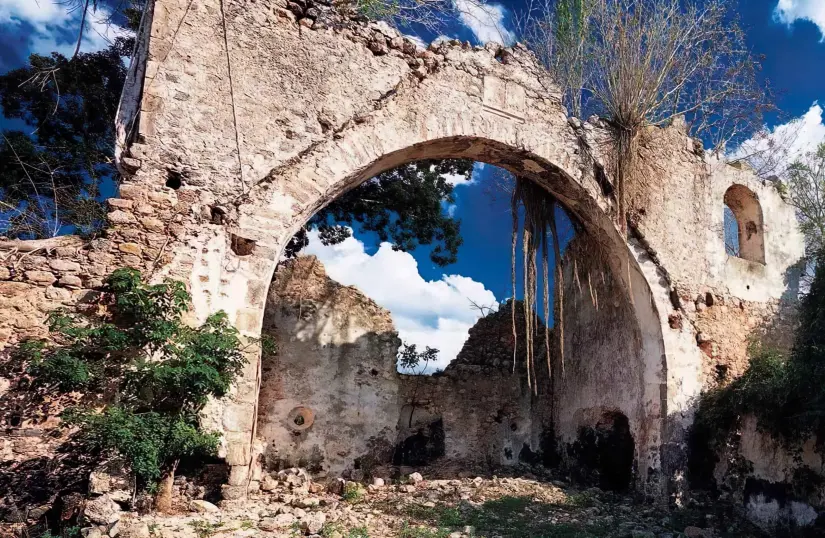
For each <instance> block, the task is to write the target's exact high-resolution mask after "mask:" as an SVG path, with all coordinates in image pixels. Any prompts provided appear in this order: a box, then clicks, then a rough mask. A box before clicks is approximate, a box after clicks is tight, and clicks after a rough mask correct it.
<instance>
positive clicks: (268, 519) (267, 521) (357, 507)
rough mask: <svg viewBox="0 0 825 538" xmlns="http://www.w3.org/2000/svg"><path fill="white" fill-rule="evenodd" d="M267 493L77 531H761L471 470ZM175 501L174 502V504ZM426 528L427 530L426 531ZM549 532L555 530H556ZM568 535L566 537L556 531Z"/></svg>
mask: <svg viewBox="0 0 825 538" xmlns="http://www.w3.org/2000/svg"><path fill="white" fill-rule="evenodd" d="M264 483H266V484H268V487H267V488H265V489H266V491H262V492H259V493H257V494H254V495H251V496H250V498H249V499H248V500H246V501H223V502H220V503H218V506H215V505H212V504H211V503H208V502H206V501H202V500H192V501H191V502H190V505H189V509H188V510H186V509H182V510H181V511H180V513H178V514H174V515H158V514H148V515H140V514H136V513H131V512H128V513H123V514H122V515H121V516H120V518H119V520H118V522H117V523H116V524H114V525H112V524H109V525H97V526H91V527H87V528H85V529H84V530H83V532H84V535H85V536H87V537H88V536H111V537H114V536H135V537H144V536H146V537H148V536H152V537H160V538H172V537H174V538H196V537H203V536H225V537H231V538H241V537H246V536H271V537H280V538H287V537H289V538H295V537H297V536H315V537H317V536H319V535H320V536H323V537H325V538H345V537H347V536H356V534H354V533H355V532H359V533H360V534H357V536H358V537H359V538H360V537H363V538H367V537H373V538H385V537H386V538H391V537H398V536H403V537H410V536H419V534H411V533H412V532H413V531H415V530H416V529H418V530H417V532H419V533H421V534H420V536H443V537H444V538H447V537H449V538H466V537H471V536H489V537H492V536H498V537H501V538H524V537H527V536H539V535H541V536H556V535H560V536H561V535H563V536H567V535H570V536H581V537H593V538H596V537H605V538H606V537H615V538H678V537H692V538H721V537H748V536H754V537H756V536H763V535H762V534H761V533H760V532H759V531H758V530H757V529H755V528H754V527H753V526H751V525H749V524H747V523H745V522H744V521H742V520H741V519H739V518H738V517H735V516H733V515H732V514H731V512H730V507H729V506H727V505H718V506H715V507H710V506H702V505H698V504H694V505H693V506H691V507H690V508H688V509H680V510H675V511H668V510H665V509H661V508H656V507H653V506H651V505H647V504H640V501H641V499H639V498H635V497H633V496H623V495H615V494H605V493H603V492H601V491H600V490H597V489H588V490H577V489H574V488H570V487H569V486H567V485H565V484H564V483H562V482H557V481H556V482H552V481H548V480H546V479H545V480H539V479H536V478H535V477H532V476H531V475H529V474H527V475H526V477H524V478H511V477H505V476H501V477H496V476H493V477H490V476H484V477H483V476H474V477H472V478H463V479H432V478H430V477H427V476H422V475H421V474H420V473H413V474H411V475H409V476H405V477H401V478H399V479H389V478H375V479H374V480H373V482H372V483H371V484H369V485H364V484H361V483H357V482H351V481H343V480H340V479H339V480H335V481H331V482H330V483H328V484H325V485H322V484H318V483H315V482H312V481H311V480H310V479H309V478H308V474H307V473H306V472H305V471H304V470H303V469H286V470H283V471H280V472H278V473H274V474H272V475H267V477H266V478H265V479H264ZM178 504H179V505H182V503H180V502H179V503H178ZM426 532H429V533H432V534H425V533H426ZM556 533H558V534H556ZM563 533H569V534H563Z"/></svg>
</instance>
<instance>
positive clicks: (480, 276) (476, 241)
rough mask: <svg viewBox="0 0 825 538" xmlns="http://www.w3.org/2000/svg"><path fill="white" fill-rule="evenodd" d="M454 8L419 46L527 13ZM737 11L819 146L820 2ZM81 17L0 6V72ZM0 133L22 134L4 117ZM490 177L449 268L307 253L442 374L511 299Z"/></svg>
mask: <svg viewBox="0 0 825 538" xmlns="http://www.w3.org/2000/svg"><path fill="white" fill-rule="evenodd" d="M116 1H117V0H102V2H101V9H100V11H99V12H98V13H97V14H95V15H93V16H91V18H90V26H89V28H88V30H87V31H86V33H85V38H84V42H83V50H86V51H90V50H96V49H100V48H103V47H105V46H106V45H107V42H108V40H109V39H111V38H112V37H114V36H115V35H117V33H118V32H119V31H120V30H119V28H117V27H112V26H108V25H106V24H105V19H106V18H107V17H108V15H109V12H108V10H107V6H110V5H112V4H113V3H115V2H116ZM453 1H454V2H455V4H456V5H457V7H458V8H459V11H460V13H461V15H460V16H459V17H458V18H456V19H455V20H452V21H449V23H448V24H447V25H446V26H445V27H444V28H443V29H442V30H441V31H440V32H439V33H438V34H436V33H432V32H426V31H419V32H418V33H417V36H418V37H419V38H421V40H422V41H424V42H429V41H431V40H433V39H435V38H437V37H439V35H444V36H446V37H450V38H458V39H461V40H469V41H473V42H477V43H483V42H486V41H509V40H512V39H513V38H514V29H513V22H512V21H513V13H515V12H518V11H519V10H522V9H524V6H525V0H506V1H502V2H500V3H494V4H488V5H487V6H485V7H484V8H480V7H479V6H477V5H476V4H474V3H472V2H471V0H453ZM731 1H734V2H736V0H731ZM738 13H739V16H740V19H741V22H742V24H743V25H744V26H745V28H746V31H747V40H748V44H749V46H750V47H751V48H752V50H753V51H754V52H755V53H757V54H762V55H764V71H763V75H764V77H765V78H766V79H768V80H770V82H771V84H772V85H773V87H774V88H775V89H777V90H780V91H781V92H782V94H781V98H780V101H779V105H780V106H781V108H782V109H783V110H784V111H785V112H786V113H787V115H788V116H789V117H791V118H799V119H800V120H801V124H800V125H801V129H800V133H799V137H798V139H797V142H796V144H795V146H794V151H804V150H806V149H810V148H812V147H813V146H814V145H815V144H816V143H818V142H820V141H822V140H825V125H823V118H822V112H823V110H822V108H821V107H820V106H819V103H820V102H821V103H822V104H823V105H825V41H823V37H824V36H825V0H739V1H738ZM79 17H80V13H79V12H77V11H74V12H69V11H67V10H66V5H65V3H63V4H60V3H55V2H54V1H53V0H0V43H2V46H0V73H2V72H5V71H7V70H9V69H13V68H15V67H20V66H22V65H24V64H25V63H26V60H27V57H28V55H29V54H30V53H32V52H38V53H43V54H48V53H50V52H52V51H54V50H57V51H60V52H63V53H67V54H68V53H70V52H71V51H72V50H73V48H74V42H75V39H76V31H77V24H78V21H79ZM419 30H420V29H419ZM785 119H787V118H783V119H782V120H780V119H778V118H776V117H774V118H770V121H771V122H772V123H770V124H769V125H768V127H769V128H771V129H772V130H774V132H775V134H776V136H781V135H782V134H783V133H784V132H786V130H787V127H784V126H783V125H782V124H781V123H780V122H781V121H785ZM0 127H2V128H4V129H8V128H15V127H17V128H19V127H20V126H19V124H16V123H14V124H13V123H10V122H8V121H6V120H3V119H2V118H0ZM494 174H496V169H495V168H494V167H492V166H483V167H482V166H477V167H476V169H475V173H474V174H473V177H472V181H469V182H463V183H460V184H457V186H456V205H455V207H454V208H452V209H451V210H452V211H454V214H455V216H456V217H457V218H460V219H461V221H462V235H463V237H464V245H463V246H462V247H461V250H460V252H459V261H458V263H456V264H454V265H451V266H449V267H446V268H439V267H436V266H434V265H433V264H432V263H431V261H430V260H429V257H428V254H429V249H428V248H426V247H423V248H420V249H418V250H417V251H415V252H412V253H409V254H408V253H401V252H393V251H392V250H391V249H390V248H389V247H387V246H382V247H379V245H378V244H377V243H376V242H375V241H374V237H372V236H369V235H364V234H359V233H356V235H355V237H353V238H351V239H349V240H347V241H346V242H345V243H344V244H342V245H338V246H336V247H323V246H322V245H320V244H319V243H318V242H317V241H313V242H312V244H311V245H310V247H309V249H308V251H309V252H311V253H314V254H316V255H318V256H319V257H320V258H321V259H322V261H324V263H325V265H326V266H327V269H328V272H329V273H330V274H331V275H332V276H333V277H334V278H336V279H337V280H340V281H341V282H342V283H344V284H351V285H356V286H358V287H359V288H361V289H362V290H363V291H365V292H366V293H367V294H368V295H370V296H371V297H372V298H373V299H374V300H376V301H377V302H378V303H379V304H381V305H382V306H384V307H386V308H388V309H389V310H390V311H391V312H392V313H393V318H394V320H395V323H396V327H397V328H398V330H399V333H400V334H401V337H402V338H403V339H405V340H407V341H408V342H410V343H417V344H419V345H421V346H423V345H431V346H433V347H438V348H439V349H441V350H442V354H441V357H440V360H439V364H438V365H437V366H438V367H443V366H444V365H446V363H447V362H448V361H449V360H450V359H451V358H452V357H454V356H455V354H456V353H457V352H458V350H459V349H460V347H461V344H462V343H463V342H464V339H466V336H467V330H468V329H469V328H470V327H471V326H472V324H473V323H474V322H475V320H476V319H477V317H478V312H477V311H475V310H474V309H472V308H471V307H470V301H471V300H472V301H474V302H476V303H479V304H492V303H494V302H496V301H500V300H503V299H505V298H507V297H508V296H509V295H510V294H511V289H510V287H511V286H510V283H509V280H510V262H509V259H510V216H509V203H508V201H507V200H506V196H501V195H498V196H491V194H490V192H491V190H493V191H494V190H495V189H491V185H492V184H493V183H494V182H493V181H492V178H493V176H494ZM445 210H446V208H445ZM567 235H569V232H568V233H567Z"/></svg>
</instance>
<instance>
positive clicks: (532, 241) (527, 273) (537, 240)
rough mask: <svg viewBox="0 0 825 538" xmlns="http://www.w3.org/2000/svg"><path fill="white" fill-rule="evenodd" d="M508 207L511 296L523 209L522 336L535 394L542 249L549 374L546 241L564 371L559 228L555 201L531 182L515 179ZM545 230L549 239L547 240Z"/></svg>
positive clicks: (514, 288)
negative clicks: (551, 256) (550, 252)
mask: <svg viewBox="0 0 825 538" xmlns="http://www.w3.org/2000/svg"><path fill="white" fill-rule="evenodd" d="M510 208H511V212H512V217H513V235H512V245H511V246H512V249H511V254H512V260H511V262H512V271H511V277H512V282H513V298H514V299H515V297H516V245H517V244H518V233H519V218H518V215H519V209H520V208H523V210H524V227H523V229H522V231H521V239H522V253H523V259H522V262H523V265H524V286H523V294H524V302H523V305H524V323H525V327H524V337H525V346H526V348H525V366H526V369H527V385H528V387H530V388H532V389H533V392H534V394H537V393H538V383H537V380H536V363H535V349H534V348H533V338H534V336H535V333H536V331H537V328H538V320H537V318H538V312H537V310H536V297H537V295H538V278H537V276H538V270H537V269H538V267H537V254H538V252H539V250H541V265H542V267H541V268H542V277H543V278H544V288H543V299H544V304H543V306H544V320H545V325H544V348H545V353H546V355H547V357H546V358H547V370H548V373H549V374H550V375H552V366H551V360H550V330H549V328H548V319H549V314H550V289H549V279H548V276H549V268H548V266H549V256H548V250H549V248H548V247H549V244H550V241H552V243H553V253H554V258H555V267H554V273H555V275H554V283H555V286H556V290H557V294H558V295H557V296H558V298H559V301H558V303H557V309H554V313H555V319H556V323H557V325H558V328H559V342H560V353H561V363H562V371H564V321H563V315H562V306H563V304H564V302H563V301H564V291H563V286H562V280H563V274H562V269H561V248H560V245H559V238H558V231H557V229H556V219H555V210H556V200H555V199H554V198H553V197H552V196H551V195H550V194H549V193H548V192H547V191H546V190H544V189H543V188H541V187H540V186H538V185H536V184H535V183H533V182H532V181H529V180H526V179H521V178H518V177H517V178H516V186H515V189H514V190H513V195H512V198H511V200H510ZM548 230H549V232H550V236H551V237H550V241H548V237H547V236H548ZM515 312H516V311H515V301H514V302H513V308H512V321H513V341H514V345H513V371H515V368H516V348H517V338H518V332H517V330H516V313H515Z"/></svg>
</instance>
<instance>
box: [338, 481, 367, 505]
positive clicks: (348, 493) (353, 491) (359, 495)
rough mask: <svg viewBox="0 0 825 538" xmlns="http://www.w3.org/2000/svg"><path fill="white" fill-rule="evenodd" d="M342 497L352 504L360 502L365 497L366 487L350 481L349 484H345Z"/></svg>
mask: <svg viewBox="0 0 825 538" xmlns="http://www.w3.org/2000/svg"><path fill="white" fill-rule="evenodd" d="M341 498H343V499H344V500H345V501H346V502H348V503H351V504H356V503H359V502H361V501H362V500H363V498H364V489H363V488H362V487H361V485H360V484H356V483H355V482H348V483H347V485H346V486H344V493H343V494H342V495H341Z"/></svg>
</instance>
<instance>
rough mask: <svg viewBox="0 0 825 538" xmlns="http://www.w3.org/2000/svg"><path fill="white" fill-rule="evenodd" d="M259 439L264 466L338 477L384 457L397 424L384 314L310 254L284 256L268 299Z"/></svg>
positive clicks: (392, 355) (391, 342)
mask: <svg viewBox="0 0 825 538" xmlns="http://www.w3.org/2000/svg"><path fill="white" fill-rule="evenodd" d="M264 334H266V335H268V336H270V337H273V338H274V340H275V344H276V345H277V347H278V350H277V352H276V353H274V354H272V355H264V357H263V360H262V372H263V373H262V383H261V392H260V397H259V398H260V401H259V404H258V429H257V434H258V437H259V438H260V439H261V440H262V441H263V443H264V444H265V445H264V448H263V451H264V459H265V465H266V467H267V468H268V469H274V470H279V469H285V468H289V467H305V468H307V469H308V470H309V471H310V472H312V473H313V474H315V475H316V476H323V475H326V474H329V475H330V476H332V477H338V476H341V475H342V474H344V473H346V474H349V473H350V471H352V470H354V469H358V468H360V467H361V466H362V463H363V465H364V466H366V465H367V464H366V462H367V461H376V462H379V463H388V462H389V459H390V458H391V456H392V447H393V445H394V443H395V437H396V436H395V426H396V423H397V421H398V414H399V404H398V375H397V373H396V355H397V353H398V347H399V345H400V340H399V339H398V335H397V333H396V332H395V328H394V327H393V325H392V320H391V318H390V315H389V312H387V311H386V310H384V309H382V308H381V307H379V306H378V305H376V304H375V303H374V302H372V301H371V300H370V299H368V298H367V297H365V296H364V295H363V294H362V293H361V292H359V291H358V290H356V289H355V288H352V287H346V286H342V285H340V284H338V283H337V282H334V281H332V280H330V279H329V278H328V277H327V276H326V273H325V271H324V268H323V266H322V265H321V263H320V262H319V261H318V260H317V259H316V258H315V257H314V256H308V257H301V258H297V259H295V260H291V261H288V262H285V263H284V264H282V265H281V267H280V268H279V270H278V272H277V274H276V278H275V280H274V281H273V283H272V287H271V288H270V291H269V297H268V299H267V311H266V317H265V319H264Z"/></svg>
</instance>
